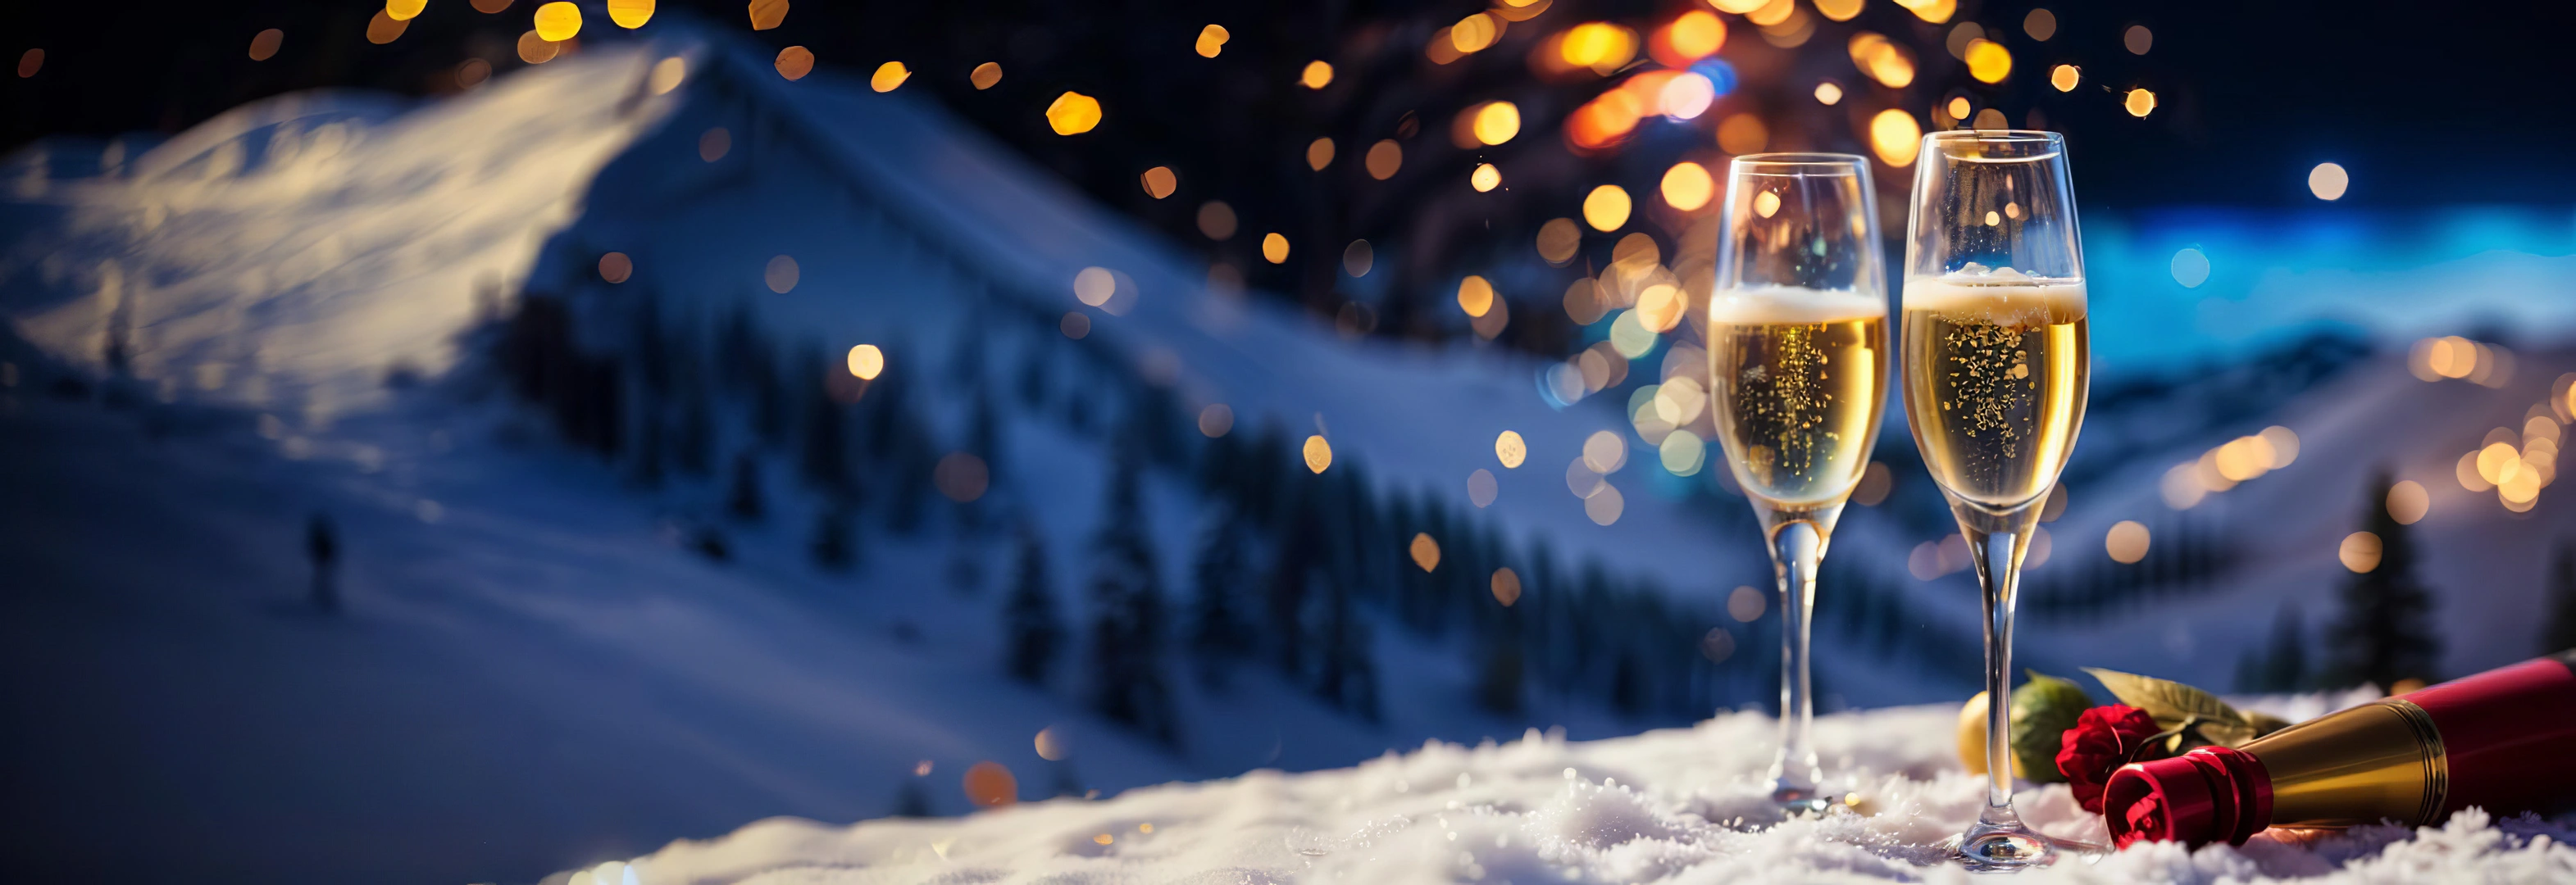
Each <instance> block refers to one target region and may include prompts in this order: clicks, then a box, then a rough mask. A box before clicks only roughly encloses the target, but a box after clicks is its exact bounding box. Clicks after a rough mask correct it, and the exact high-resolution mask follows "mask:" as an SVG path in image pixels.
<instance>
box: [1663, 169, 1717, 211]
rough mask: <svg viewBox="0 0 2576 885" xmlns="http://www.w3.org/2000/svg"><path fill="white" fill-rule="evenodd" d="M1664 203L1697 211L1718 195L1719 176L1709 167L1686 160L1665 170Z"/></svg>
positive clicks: (1685, 209)
mask: <svg viewBox="0 0 2576 885" xmlns="http://www.w3.org/2000/svg"><path fill="white" fill-rule="evenodd" d="M1663 192H1664V205H1667V206H1671V207H1673V208H1675V209H1679V210H1681V211H1684V212H1696V211H1699V208H1700V207H1702V206H1706V205H1708V201H1709V199H1710V198H1712V197H1714V196H1716V195H1717V178H1716V177H1715V176H1712V175H1710V174H1709V172H1708V167H1706V166H1702V165H1700V164H1698V163H1693V162H1690V161H1688V160H1684V161H1682V162H1679V163H1675V164H1673V168H1670V169H1666V170H1664V181H1663Z"/></svg>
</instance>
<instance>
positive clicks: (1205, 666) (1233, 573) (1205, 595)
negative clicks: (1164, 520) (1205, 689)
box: [1190, 514, 1258, 687]
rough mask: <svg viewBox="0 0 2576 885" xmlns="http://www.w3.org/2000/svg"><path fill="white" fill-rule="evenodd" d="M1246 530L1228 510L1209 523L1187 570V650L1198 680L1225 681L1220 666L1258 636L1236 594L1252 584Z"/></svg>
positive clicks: (1247, 647) (1237, 654) (1213, 684)
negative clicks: (1189, 597) (1196, 667)
mask: <svg viewBox="0 0 2576 885" xmlns="http://www.w3.org/2000/svg"><path fill="white" fill-rule="evenodd" d="M1248 534H1249V531H1248V529H1247V527H1246V526H1245V525H1244V524H1243V521H1242V520H1241V519H1240V518H1237V517H1236V516H1234V515H1232V514H1227V515H1225V516H1223V517H1220V518H1219V519H1217V521H1216V522H1215V523H1214V524H1212V525H1210V526H1209V527H1208V531H1207V536H1206V538H1205V539H1203V540H1201V541H1200V543H1199V556H1198V562H1197V563H1195V564H1194V565H1193V567H1192V569H1191V577H1192V579H1193V580H1192V583H1193V585H1194V587H1193V590H1194V594H1193V598H1192V610H1191V612H1190V614H1191V628H1192V632H1191V636H1190V648H1191V650H1192V651H1193V652H1196V653H1197V656H1198V659H1199V676H1200V679H1201V680H1202V681H1204V682H1206V683H1207V684H1209V685H1212V686H1218V687H1222V686H1224V684H1225V664H1226V663H1227V662H1230V661H1233V660H1235V659H1238V658H1241V657H1243V656H1244V655H1245V653H1246V652H1248V651H1249V650H1250V648H1251V646H1252V644H1253V642H1254V641H1256V640H1257V638H1258V634H1256V633H1255V632H1254V630H1253V627H1252V624H1251V623H1250V621H1249V620H1248V619H1247V618H1246V617H1245V614H1244V611H1243V603H1242V601H1241V595H1242V593H1243V588H1244V587H1245V586H1246V585H1248V584H1249V583H1251V580H1252V569H1251V567H1250V563H1248V562H1247V561H1246V557H1247V555H1248V551H1246V550H1245V549H1244V548H1245V545H1246V543H1247V540H1248V539H1247V537H1246V536H1247V535H1248Z"/></svg>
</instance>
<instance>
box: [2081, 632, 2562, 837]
mask: <svg viewBox="0 0 2576 885" xmlns="http://www.w3.org/2000/svg"><path fill="white" fill-rule="evenodd" d="M2571 800H2576V651H2569V652H2562V653H2560V654H2557V655H2554V656H2551V657H2546V658H2539V659H2536V660H2530V661H2524V662H2522V663H2519V664H2515V665H2513V666H2510V667H2505V668H2503V669H2498V670H2489V671H2487V672H2484V673H2480V674H2478V675H2475V676H2470V677H2466V678H2463V679H2457V680H2453V681H2450V682H2445V683H2442V684H2440V685H2436V686H2432V687H2430V688H2426V689H2423V690H2420V691H2414V692H2408V693H2406V694H2402V695H2398V696H2396V697H2392V698H2387V699H2385V700H2380V701H2376V702H2372V703H2368V704H2363V705H2361V706H2358V707H2354V708H2351V709H2348V710H2342V711H2338V712H2335V713H2329V714H2326V715H2324V716H2319V717H2317V718H2315V719H2311V720H2308V721H2306V722H2302V723H2299V724H2297V725H2293V726H2290V727H2289V728H2284V729H2282V730H2280V731H2277V732H2273V733H2272V734H2268V735H2265V736H2263V737H2261V738H2258V739H2255V740H2254V741H2252V742H2249V743H2247V744H2245V745H2244V746H2242V747H2238V748H2234V749H2229V748H2227V747H2202V748H2199V749H2196V750H2193V751H2191V752H2188V753H2184V754H2182V755H2180V756H2176V757H2173V758H2170V759H2158V760H2154V761H2151V762H2135V763H2130V764H2129V765H2125V766H2122V767H2121V768H2120V770H2119V771H2116V772H2113V773H2112V775H2111V778H2110V780H2109V781H2108V782H2107V783H2105V784H2104V785H2103V792H2102V811H2103V816H2104V818H2105V819H2106V822H2107V823H2108V824H2109V825H2110V828H2111V836H2112V838H2113V840H2115V841H2117V842H2118V843H2119V844H2120V845H2122V846H2126V845H2128V844H2130V843H2132V842H2138V841H2144V840H2161V841H2180V842H2184V843H2188V844H2191V845H2194V846H2198V845H2206V844H2209V843H2211V842H2217V841H2222V840H2223V841H2226V842H2228V843H2229V844H2233V845H2242V844H2244V843H2245V840H2246V839H2247V838H2248V837H2251V836H2253V835H2254V834H2255V833H2258V832H2261V831H2262V830H2263V829H2264V828H2265V827H2345V826H2352V825H2354V824H2366V823H2377V822H2379V821H2382V820H2391V821H2396V822H2398V823H2402V824H2407V825H2410V826H2423V825H2426V824H2431V823H2436V822H2438V821H2440V820H2441V819H2443V818H2445V817H2448V816H2449V815H2450V813H2451V812H2454V811H2458V810H2460V809H2462V808H2467V807H2470V806H2478V807H2481V808H2485V809H2486V810H2488V811H2490V812H2495V813H2498V814H2515V813H2519V812H2523V811H2536V810H2543V809H2546V808H2548V807H2551V806H2554V805H2560V804H2567V803H2569V802H2570V801H2571Z"/></svg>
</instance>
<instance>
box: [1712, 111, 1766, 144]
mask: <svg viewBox="0 0 2576 885" xmlns="http://www.w3.org/2000/svg"><path fill="white" fill-rule="evenodd" d="M1770 144H1771V127H1769V126H1765V125H1763V124H1762V118H1761V117H1757V116H1754V115H1752V114H1734V115H1730V116H1728V117H1727V118H1726V119H1725V120H1723V121H1720V122H1719V123H1718V124H1717V148H1718V150H1722V151H1725V152H1727V153H1730V154H1758V153H1761V152H1762V149H1763V148H1765V147H1768V146H1770Z"/></svg>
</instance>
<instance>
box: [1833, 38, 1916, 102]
mask: <svg viewBox="0 0 2576 885" xmlns="http://www.w3.org/2000/svg"><path fill="white" fill-rule="evenodd" d="M1849 49H1850V52H1851V60H1852V66H1853V67H1856V68H1859V69H1860V72H1861V73H1863V74H1867V75H1869V78H1870V79H1872V80H1876V81H1878V83H1879V85H1881V86H1885V87H1887V88H1889V89H1903V88H1905V87H1906V86H1907V85H1908V84H1911V83H1913V82H1914V54H1913V53H1912V52H1911V51H1909V50H1907V49H1906V48H1905V47H1902V46H1898V45H1896V44H1895V43H1894V42H1892V41H1890V40H1888V39H1887V37H1886V36H1884V35H1881V34H1876V33H1872V32H1869V31H1862V32H1860V33H1857V34H1853V35H1852V38H1851V42H1850V44H1849Z"/></svg>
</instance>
